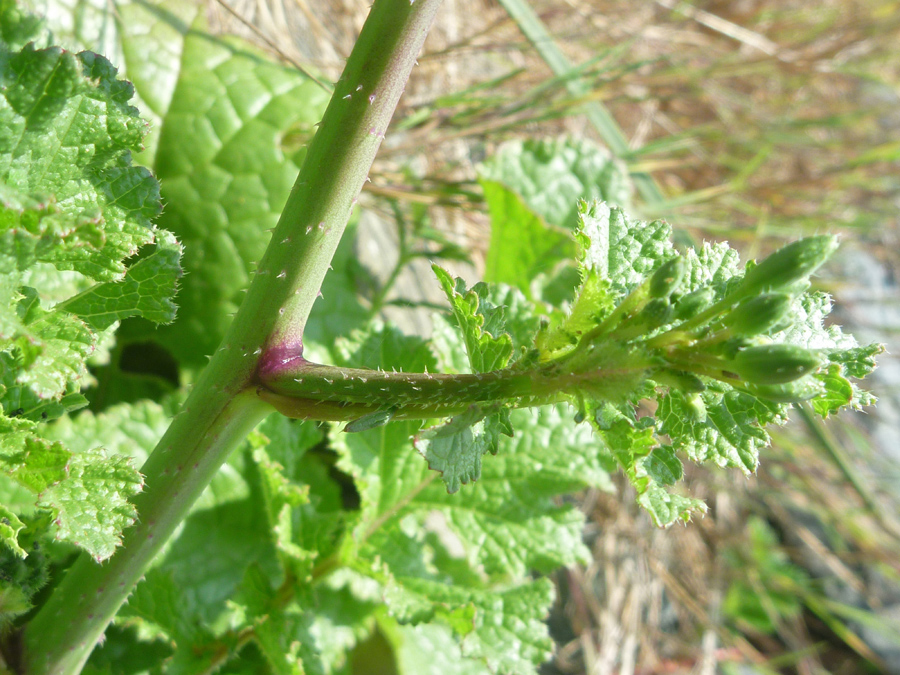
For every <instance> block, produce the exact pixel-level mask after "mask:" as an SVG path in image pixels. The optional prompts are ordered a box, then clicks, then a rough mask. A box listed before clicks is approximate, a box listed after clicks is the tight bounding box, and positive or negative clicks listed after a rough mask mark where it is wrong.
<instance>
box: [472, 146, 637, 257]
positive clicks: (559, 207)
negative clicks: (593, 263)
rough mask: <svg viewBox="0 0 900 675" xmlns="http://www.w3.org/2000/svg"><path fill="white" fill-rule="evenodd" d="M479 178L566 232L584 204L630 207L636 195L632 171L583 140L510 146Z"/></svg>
mask: <svg viewBox="0 0 900 675" xmlns="http://www.w3.org/2000/svg"><path fill="white" fill-rule="evenodd" d="M480 174H481V177H482V179H484V180H486V181H493V182H496V183H500V184H502V185H505V186H506V187H507V188H508V189H509V190H512V191H513V192H514V193H515V194H517V195H519V197H521V199H522V201H523V202H524V203H525V204H526V205H527V206H528V208H529V209H530V210H531V211H532V212H534V213H535V214H537V215H538V216H540V217H541V218H543V220H544V221H545V222H547V223H549V224H551V225H555V226H558V227H562V228H564V229H566V230H574V229H575V227H576V225H577V222H578V211H577V204H578V202H579V201H580V200H585V201H596V200H599V201H605V202H608V203H610V204H617V205H620V206H627V205H628V203H629V200H630V195H631V192H632V186H631V180H630V178H629V175H628V170H627V168H626V167H625V166H624V165H623V164H622V163H621V162H619V161H618V160H616V159H614V158H612V157H610V155H609V153H608V152H607V151H606V150H605V149H604V148H602V147H600V146H598V145H597V144H595V143H592V142H590V141H586V140H580V139H568V138H567V139H559V140H526V141H511V142H509V143H505V144H503V145H502V146H501V147H500V148H499V150H498V151H497V153H496V154H495V155H494V156H493V157H491V158H490V160H488V161H487V162H485V164H484V165H483V166H482V167H481V171H480ZM492 240H493V238H492Z"/></svg>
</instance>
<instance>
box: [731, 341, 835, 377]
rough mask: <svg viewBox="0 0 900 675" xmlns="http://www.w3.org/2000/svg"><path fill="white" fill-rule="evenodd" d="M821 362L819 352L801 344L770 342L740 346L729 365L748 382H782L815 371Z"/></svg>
mask: <svg viewBox="0 0 900 675" xmlns="http://www.w3.org/2000/svg"><path fill="white" fill-rule="evenodd" d="M821 363H822V361H821V359H820V358H819V357H818V355H816V354H815V353H813V352H812V351H810V350H809V349H806V348H804V347H798V346H797V345H790V344H772V345H760V346H757V347H748V348H747V349H742V350H741V351H739V352H738V353H737V354H736V355H735V357H734V360H733V361H732V363H731V368H732V369H733V370H734V371H735V372H736V373H737V374H738V375H740V376H741V377H742V378H743V379H744V380H745V381H746V382H748V383H750V384H757V385H766V384H785V383H787V382H793V381H794V380H798V379H800V378H801V377H803V376H804V375H806V374H807V373H810V372H812V371H814V370H815V369H816V368H818V367H819V366H820V365H821Z"/></svg>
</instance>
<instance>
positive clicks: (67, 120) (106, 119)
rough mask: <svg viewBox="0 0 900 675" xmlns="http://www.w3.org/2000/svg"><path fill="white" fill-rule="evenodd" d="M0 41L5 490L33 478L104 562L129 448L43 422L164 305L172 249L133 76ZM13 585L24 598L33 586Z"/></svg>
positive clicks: (118, 524) (123, 521)
mask: <svg viewBox="0 0 900 675" xmlns="http://www.w3.org/2000/svg"><path fill="white" fill-rule="evenodd" d="M2 11H3V16H4V35H5V36H6V38H5V39H8V40H13V41H14V42H16V41H17V42H18V43H21V42H22V41H24V37H26V36H27V34H28V33H33V32H34V30H36V25H35V24H33V22H29V21H28V20H26V19H24V18H23V17H22V16H21V15H18V14H17V10H15V9H14V7H12V5H11V4H10V3H4V4H3V6H2ZM20 29H21V30H20ZM0 49H2V59H0V68H2V71H0V79H2V82H3V96H2V98H0V120H2V124H0V126H2V132H0V202H2V203H0V272H2V279H3V280H2V282H0V403H2V407H3V416H2V417H0V430H2V437H0V469H2V483H0V490H2V493H3V501H4V503H6V504H14V503H20V502H22V501H24V498H23V497H22V495H21V490H20V488H21V487H24V488H25V489H26V490H28V491H30V492H31V493H32V494H33V495H35V496H36V497H37V498H36V499H35V498H34V497H32V501H31V504H32V508H34V506H36V507H37V509H38V510H39V512H40V513H47V514H50V518H49V519H48V520H49V521H50V522H52V523H53V525H52V528H53V533H54V536H55V538H57V539H59V540H63V541H68V542H72V543H74V544H76V545H77V546H80V547H82V548H84V549H85V550H87V551H88V552H90V553H91V555H93V556H94V557H95V558H96V559H98V560H103V559H105V558H108V557H109V556H110V555H112V553H113V551H114V549H115V547H116V546H117V545H118V542H119V540H120V536H121V532H122V530H123V529H124V528H125V527H127V526H128V525H130V524H131V523H132V522H133V521H134V518H135V512H134V508H133V506H131V504H130V503H129V499H130V497H132V496H133V495H134V494H135V493H136V492H138V491H139V490H140V489H141V486H142V478H141V476H140V474H138V473H137V471H136V470H135V468H134V466H133V465H132V463H131V461H130V460H129V459H127V458H124V457H120V456H115V455H110V454H109V453H107V452H105V451H104V450H103V449H102V448H101V447H98V446H97V445H88V446H86V447H80V448H79V449H78V450H75V449H73V448H70V447H67V446H66V445H64V444H63V443H61V442H59V441H51V440H47V439H45V438H43V437H42V435H43V433H44V431H43V430H44V429H45V428H46V426H45V423H46V422H49V421H51V420H54V419H57V418H59V417H61V416H63V415H64V414H65V413H67V412H70V411H73V410H76V409H78V408H79V407H81V406H83V405H84V404H85V403H86V400H85V399H84V397H83V396H81V394H80V393H78V390H79V388H80V387H81V386H83V384H84V383H85V381H86V380H87V360H88V359H89V358H90V357H91V355H92V354H93V353H94V352H95V351H96V350H97V349H98V347H99V345H100V342H101V340H103V339H105V337H104V331H107V329H110V328H111V327H112V326H113V325H114V324H115V323H116V322H117V321H118V320H120V319H123V318H125V317H128V316H146V317H147V318H148V319H150V320H152V321H155V322H157V323H165V322H169V321H171V320H172V319H173V318H174V316H175V306H174V304H173V303H172V300H171V299H172V296H173V295H174V293H175V290H176V285H177V281H178V279H179V277H180V276H181V268H180V267H179V258H180V255H181V247H180V245H179V244H178V243H177V242H176V241H175V239H174V237H172V235H170V234H169V233H167V232H164V231H161V230H156V229H155V227H154V226H153V225H152V219H154V218H155V217H156V216H157V215H158V214H159V211H160V201H159V184H158V183H157V182H156V180H155V179H154V178H153V176H152V175H151V174H150V172H149V171H147V170H146V169H144V168H142V167H137V166H133V165H132V164H131V152H135V151H139V150H140V148H141V141H142V138H143V136H144V134H145V133H146V123H145V122H144V121H143V120H142V119H141V118H140V116H139V115H138V111H137V110H136V109H135V108H133V107H132V106H131V105H129V99H130V98H131V96H132V93H133V90H132V88H131V85H130V84H128V83H127V82H124V81H122V80H119V79H117V78H116V71H115V69H114V68H113V67H112V65H111V64H110V63H109V62H108V61H106V59H104V58H102V57H100V56H97V55H96V54H92V53H89V52H83V53H81V54H78V55H74V54H72V53H69V52H65V51H63V50H60V49H59V48H55V47H50V48H45V49H39V48H37V47H35V45H34V44H28V45H26V46H24V47H22V48H21V49H14V45H13V44H12V43H9V42H7V43H5V44H4V45H2V47H0ZM135 254H138V257H136V258H135ZM32 283H34V284H39V285H40V288H35V287H34V286H32ZM12 522H14V521H11V523H12ZM17 531H18V530H17V528H16V527H13V526H12V524H10V525H9V526H5V527H3V529H2V532H3V535H4V541H5V543H6V544H7V546H9V547H10V548H11V549H12V550H14V551H17V552H18V553H19V555H23V556H24V554H25V550H24V549H23V548H22V547H21V546H19V544H17V542H16V537H17V536H18V535H17ZM19 590H20V591H22V593H23V598H24V600H23V601H22V603H20V604H19V605H18V606H20V607H24V606H26V605H27V599H28V598H29V597H30V593H32V592H33V591H34V590H35V589H33V588H30V589H26V588H25V587H24V586H20V587H19ZM10 592H13V591H10ZM23 603H24V604H23Z"/></svg>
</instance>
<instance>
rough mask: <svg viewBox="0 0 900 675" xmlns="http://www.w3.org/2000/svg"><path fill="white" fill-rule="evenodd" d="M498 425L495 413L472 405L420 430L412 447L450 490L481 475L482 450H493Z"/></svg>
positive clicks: (497, 416) (507, 414) (483, 452)
mask: <svg viewBox="0 0 900 675" xmlns="http://www.w3.org/2000/svg"><path fill="white" fill-rule="evenodd" d="M506 416H507V418H508V416H509V412H508V411H506ZM499 426H500V418H499V414H497V413H495V414H494V415H491V416H487V410H485V408H484V407H482V406H477V405H473V406H471V407H470V408H469V410H468V411H467V412H464V413H462V414H461V415H457V416H456V417H454V418H452V419H451V420H449V421H448V422H446V423H444V424H442V425H439V426H436V427H431V428H430V429H426V430H425V431H423V432H421V433H420V434H419V435H418V436H417V437H416V450H418V451H419V453H420V454H421V455H422V456H423V457H424V458H425V459H426V460H427V462H428V468H429V469H432V470H434V471H439V472H440V473H441V478H442V479H443V481H444V484H445V485H446V486H447V492H450V493H454V492H457V491H458V490H459V487H460V485H461V484H463V485H464V484H466V483H469V482H472V481H476V480H478V479H479V478H480V477H481V457H482V456H483V455H484V454H485V453H487V452H490V453H491V454H497V444H498V441H499V436H498V432H499ZM510 435H511V434H510Z"/></svg>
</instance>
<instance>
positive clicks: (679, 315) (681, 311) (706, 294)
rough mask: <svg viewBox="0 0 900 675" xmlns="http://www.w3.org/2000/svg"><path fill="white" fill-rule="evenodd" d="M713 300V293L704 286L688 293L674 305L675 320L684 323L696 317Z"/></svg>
mask: <svg viewBox="0 0 900 675" xmlns="http://www.w3.org/2000/svg"><path fill="white" fill-rule="evenodd" d="M714 298H715V293H714V292H713V289H711V288H710V287H709V286H704V287H703V288H698V289H697V290H696V291H693V292H692V293H688V294H687V295H685V296H684V297H682V298H680V299H679V300H678V302H677V303H676V304H675V318H676V319H677V320H679V321H684V320H685V319H690V318H691V317H693V316H696V315H697V314H699V313H700V312H702V311H703V310H704V309H706V308H707V307H709V306H710V305H711V304H712V301H713V299H714Z"/></svg>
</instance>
